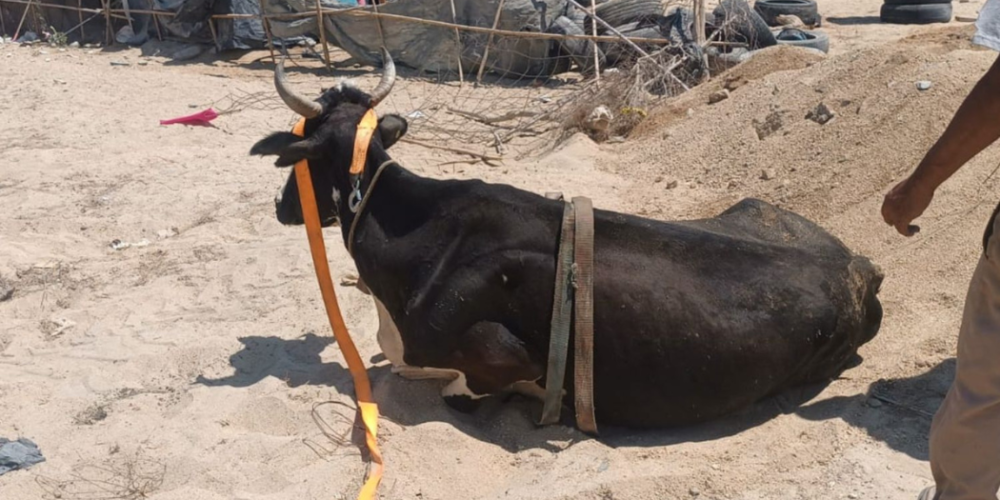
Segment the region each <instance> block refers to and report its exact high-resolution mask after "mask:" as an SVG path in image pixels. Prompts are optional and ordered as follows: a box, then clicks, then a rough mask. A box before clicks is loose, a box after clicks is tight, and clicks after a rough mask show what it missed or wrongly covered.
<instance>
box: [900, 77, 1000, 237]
mask: <svg viewBox="0 0 1000 500" xmlns="http://www.w3.org/2000/svg"><path fill="white" fill-rule="evenodd" d="M997 139H1000V58H998V59H997V61H996V62H994V63H993V66H992V67H991V68H990V69H989V71H987V72H986V75H984V76H983V78H982V79H980V80H979V83H977V84H976V86H975V88H973V89H972V92H971V93H970V94H969V96H968V97H966V98H965V101H964V102H963V103H962V106H961V107H959V108H958V112H957V113H955V117H954V118H952V121H951V123H950V124H949V125H948V128H947V129H946V130H945V132H944V134H943V135H941V138H940V139H938V141H937V143H936V144H934V146H933V147H932V148H931V149H930V151H928V152H927V155H926V156H925V157H924V159H923V161H921V162H920V165H918V166H917V169H916V170H915V171H914V172H913V173H912V174H911V175H910V176H909V177H907V178H906V179H904V180H903V181H902V182H900V183H899V184H897V185H896V186H895V187H894V188H892V190H891V191H889V193H888V194H886V195H885V201H884V202H883V204H882V217H883V218H884V219H885V222H886V223H888V224H889V225H891V226H894V227H895V228H896V230H897V231H899V233H900V234H902V235H904V236H913V234H914V233H915V232H916V231H917V230H919V228H918V227H916V226H911V225H910V223H911V222H913V220H914V219H916V218H917V217H919V216H920V215H921V214H923V213H924V210H926V209H927V207H928V206H929V205H930V203H931V200H932V199H933V198H934V191H935V190H937V188H938V186H940V185H941V184H943V183H944V181H946V180H948V178H949V177H951V176H952V174H954V173H955V172H957V171H958V169H960V168H962V166H963V165H965V164H966V163H967V162H968V161H969V160H971V159H972V158H973V157H975V156H976V155H977V154H979V153H980V152H981V151H982V150H984V149H986V148H987V147H988V146H989V145H990V144H993V143H994V142H995V141H996V140H997Z"/></svg>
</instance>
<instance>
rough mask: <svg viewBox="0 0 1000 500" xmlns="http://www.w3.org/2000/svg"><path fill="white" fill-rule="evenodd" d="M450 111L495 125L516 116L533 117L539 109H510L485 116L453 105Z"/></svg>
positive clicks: (449, 108)
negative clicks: (496, 114) (502, 112)
mask: <svg viewBox="0 0 1000 500" xmlns="http://www.w3.org/2000/svg"><path fill="white" fill-rule="evenodd" d="M448 111H449V112H451V113H455V114H456V115H459V116H464V117H465V118H468V119H470V120H475V121H477V122H479V123H485V124H487V125H493V124H495V123H500V122H505V121H510V120H514V119H516V118H531V117H533V116H535V115H537V114H538V112H537V111H526V110H521V111H508V112H506V113H504V114H502V115H499V116H484V115H481V114H479V113H472V112H469V111H462V110H461V109H455V108H453V107H451V106H449V107H448Z"/></svg>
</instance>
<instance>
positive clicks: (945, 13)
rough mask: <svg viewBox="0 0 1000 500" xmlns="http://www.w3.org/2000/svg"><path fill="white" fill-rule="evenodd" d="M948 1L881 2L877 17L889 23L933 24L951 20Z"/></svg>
mask: <svg viewBox="0 0 1000 500" xmlns="http://www.w3.org/2000/svg"><path fill="white" fill-rule="evenodd" d="M951 14H952V10H951V4H950V3H931V4H913V3H909V4H902V5H897V4H888V3H887V4H883V5H882V12H881V15H880V16H879V18H880V19H881V20H882V22H883V23H889V24H934V23H947V22H951Z"/></svg>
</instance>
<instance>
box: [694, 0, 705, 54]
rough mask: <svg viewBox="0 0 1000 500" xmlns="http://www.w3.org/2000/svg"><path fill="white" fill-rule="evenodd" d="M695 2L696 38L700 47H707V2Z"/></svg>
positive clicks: (697, 0) (703, 0)
mask: <svg viewBox="0 0 1000 500" xmlns="http://www.w3.org/2000/svg"><path fill="white" fill-rule="evenodd" d="M693 1H694V37H695V40H696V41H697V42H698V45H702V46H704V45H705V0H693Z"/></svg>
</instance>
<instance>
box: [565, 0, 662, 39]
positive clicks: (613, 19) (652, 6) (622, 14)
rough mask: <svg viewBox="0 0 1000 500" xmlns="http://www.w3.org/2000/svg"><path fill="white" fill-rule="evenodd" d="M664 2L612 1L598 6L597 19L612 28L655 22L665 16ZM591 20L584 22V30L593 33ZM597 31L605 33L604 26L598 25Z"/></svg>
mask: <svg viewBox="0 0 1000 500" xmlns="http://www.w3.org/2000/svg"><path fill="white" fill-rule="evenodd" d="M663 11H664V7H663V2H662V0H611V1H609V2H605V3H602V4H600V5H598V6H597V17H599V18H601V20H602V21H604V22H606V23H608V24H609V25H611V26H622V25H625V24H628V23H633V22H642V21H650V22H652V21H654V20H655V19H656V18H658V17H660V16H662V15H663ZM591 22H592V21H591V19H590V17H589V16H588V17H587V20H586V21H585V22H584V26H583V28H584V30H585V31H586V32H587V33H591V27H590V23H591ZM597 31H598V32H601V33H603V32H604V25H602V24H600V23H598V24H597Z"/></svg>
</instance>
